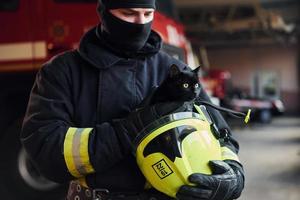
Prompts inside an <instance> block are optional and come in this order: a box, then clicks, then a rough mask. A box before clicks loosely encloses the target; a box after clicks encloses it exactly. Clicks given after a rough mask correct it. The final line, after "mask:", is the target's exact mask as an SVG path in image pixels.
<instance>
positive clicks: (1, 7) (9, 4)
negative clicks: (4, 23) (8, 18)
mask: <svg viewBox="0 0 300 200" xmlns="http://www.w3.org/2000/svg"><path fill="white" fill-rule="evenodd" d="M19 3H20V1H19V0H8V1H3V0H2V1H0V11H16V10H17V9H18V8H19Z"/></svg>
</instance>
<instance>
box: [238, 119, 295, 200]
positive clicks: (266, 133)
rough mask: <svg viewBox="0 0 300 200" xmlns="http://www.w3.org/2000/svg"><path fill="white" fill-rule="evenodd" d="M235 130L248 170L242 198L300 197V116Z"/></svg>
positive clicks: (276, 199)
mask: <svg viewBox="0 0 300 200" xmlns="http://www.w3.org/2000/svg"><path fill="white" fill-rule="evenodd" d="M234 130H235V131H234V132H235V133H234V136H235V137H236V138H237V140H238V141H239V143H240V146H241V150H240V154H239V155H240V159H241V161H242V162H243V164H244V167H245V173H246V185H245V189H244V191H243V194H242V196H241V197H240V200H300V118H277V119H274V120H273V122H272V123H271V124H269V125H250V126H249V127H248V128H245V129H237V128H234Z"/></svg>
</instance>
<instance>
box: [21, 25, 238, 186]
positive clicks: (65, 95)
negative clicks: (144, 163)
mask: <svg viewBox="0 0 300 200" xmlns="http://www.w3.org/2000/svg"><path fill="white" fill-rule="evenodd" d="M160 47H161V39H160V37H159V36H158V34H157V33H155V32H152V33H151V35H150V37H149V39H148V42H147V44H146V45H145V47H144V48H143V49H142V50H141V51H140V52H139V53H138V54H136V55H133V56H121V55H118V54H117V53H114V52H113V51H111V50H110V49H109V48H108V47H107V45H106V44H104V43H103V41H101V39H99V36H97V34H96V28H93V29H91V30H90V31H89V32H87V33H86V34H85V35H84V37H83V38H82V40H81V42H80V47H79V49H78V50H73V51H69V52H65V53H63V54H61V55H58V56H56V57H54V58H53V59H51V60H50V61H49V62H47V63H45V64H44V65H43V67H42V68H41V69H40V71H39V72H38V74H37V76H36V81H35V83H34V86H33V88H32V91H31V96H30V100H29V104H28V108H27V112H26V116H25V118H24V123H23V130H22V134H21V141H22V143H23V145H24V147H25V149H26V151H27V153H28V154H29V155H30V157H31V158H32V160H33V161H34V163H35V164H36V165H37V167H38V168H39V169H40V171H41V172H42V174H43V175H45V176H46V177H47V178H49V179H51V180H54V181H56V182H60V183H64V182H68V181H70V180H71V179H74V178H75V177H74V176H72V175H71V173H70V172H69V170H68V167H67V165H66V161H65V158H64V142H65V138H66V133H67V132H68V130H69V128H70V127H77V128H91V132H90V134H89V136H88V139H87V144H88V157H89V161H90V163H91V165H92V167H93V169H94V172H93V173H87V174H86V175H85V176H86V181H87V184H88V185H89V186H90V187H92V188H106V189H109V190H111V191H140V190H143V188H144V183H145V179H144V177H143V175H142V174H141V172H140V170H139V169H138V167H137V165H136V161H135V158H134V157H133V156H132V154H131V149H130V145H129V144H128V141H126V140H123V139H121V137H120V136H118V135H117V134H116V132H115V131H114V129H113V127H112V126H111V125H110V121H111V120H112V119H116V118H122V117H126V116H127V115H128V113H129V112H130V111H131V110H133V109H134V108H135V107H136V106H137V105H138V104H139V103H140V102H141V101H142V99H143V98H144V97H145V96H146V95H147V94H148V93H149V92H150V90H151V88H152V87H153V86H156V85H159V84H160V83H161V82H162V81H163V80H164V78H165V76H166V74H167V72H168V68H169V67H170V66H171V65H172V64H177V65H178V66H181V67H182V68H183V67H185V65H184V64H183V63H182V62H180V61H178V60H176V59H174V58H172V57H170V56H169V55H167V54H166V53H164V52H162V51H160ZM200 95H201V97H202V98H203V99H206V100H208V97H207V95H206V94H205V93H204V92H203V91H202V92H201V94H200ZM213 112H214V118H215V120H216V121H217V125H218V126H219V127H226V128H228V126H227V124H226V122H225V121H224V120H223V118H222V117H221V116H220V114H219V113H218V112H215V111H213ZM225 145H226V146H228V147H229V148H230V149H231V150H232V151H233V152H235V153H237V151H238V144H237V143H236V141H235V140H233V139H232V138H231V137H230V139H229V140H228V141H227V142H226V144H225ZM73 150H74V149H73ZM75 150H76V149H75Z"/></svg>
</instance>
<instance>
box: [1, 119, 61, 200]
mask: <svg viewBox="0 0 300 200" xmlns="http://www.w3.org/2000/svg"><path fill="white" fill-rule="evenodd" d="M20 130H21V120H18V121H16V122H15V123H14V124H13V125H11V126H10V127H9V128H8V129H7V131H6V132H5V133H4V135H3V137H2V139H1V141H0V157H1V162H0V177H1V179H0V197H1V199H8V200H50V199H51V200H53V199H58V200H59V199H61V200H62V199H64V197H65V195H66V190H67V186H66V185H59V184H57V183H54V182H51V181H49V180H47V179H45V178H44V177H42V176H41V175H40V173H39V172H38V170H36V169H35V167H34V166H33V165H32V164H31V162H30V160H29V159H28V156H27V155H26V153H25V151H24V149H23V148H22V146H21V143H20V140H19V133H20Z"/></svg>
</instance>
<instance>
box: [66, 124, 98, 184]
mask: <svg viewBox="0 0 300 200" xmlns="http://www.w3.org/2000/svg"><path fill="white" fill-rule="evenodd" d="M91 131H92V128H73V127H71V128H69V129H68V131H67V134H66V137H65V141H64V158H65V162H66V165H67V168H68V170H69V172H70V173H71V174H72V176H74V177H77V178H80V177H83V176H85V175H86V174H90V173H93V172H94V171H95V170H94V168H93V166H92V165H91V163H90V159H89V153H88V140H89V135H90V133H91Z"/></svg>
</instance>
